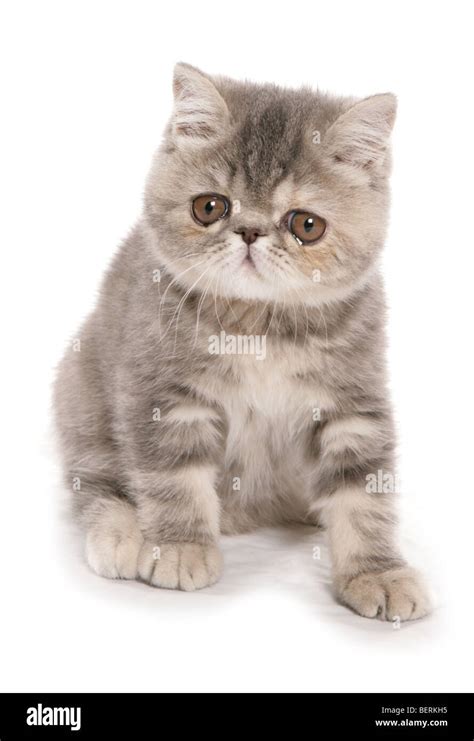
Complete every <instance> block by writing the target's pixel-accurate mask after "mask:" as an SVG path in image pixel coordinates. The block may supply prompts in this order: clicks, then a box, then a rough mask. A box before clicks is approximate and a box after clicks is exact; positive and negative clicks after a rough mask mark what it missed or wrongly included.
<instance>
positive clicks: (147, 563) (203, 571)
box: [138, 541, 222, 592]
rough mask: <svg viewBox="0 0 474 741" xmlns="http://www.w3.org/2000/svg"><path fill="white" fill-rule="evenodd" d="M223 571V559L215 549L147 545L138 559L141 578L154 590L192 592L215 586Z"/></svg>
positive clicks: (190, 546) (172, 544) (197, 545)
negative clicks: (157, 588)
mask: <svg viewBox="0 0 474 741" xmlns="http://www.w3.org/2000/svg"><path fill="white" fill-rule="evenodd" d="M221 571H222V556H221V553H220V551H219V549H218V548H217V547H216V546H214V545H200V544H197V543H182V544H180V543H168V544H166V545H163V546H161V547H158V546H155V545H153V544H152V543H151V542H150V541H146V542H145V543H144V544H143V546H142V548H141V551H140V555H139V558H138V573H139V575H140V578H141V579H143V580H144V581H146V582H148V583H150V584H151V585H152V586H154V587H161V588H163V589H182V590H183V591H185V592H192V591H194V590H195V589H203V588H204V587H208V586H210V585H211V584H214V583H215V582H216V581H217V580H218V578H219V576H220V574H221Z"/></svg>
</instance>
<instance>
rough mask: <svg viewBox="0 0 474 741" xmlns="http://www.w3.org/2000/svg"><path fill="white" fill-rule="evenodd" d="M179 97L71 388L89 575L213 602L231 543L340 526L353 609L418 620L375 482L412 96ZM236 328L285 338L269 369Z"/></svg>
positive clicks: (201, 80) (384, 444)
mask: <svg viewBox="0 0 474 741" xmlns="http://www.w3.org/2000/svg"><path fill="white" fill-rule="evenodd" d="M174 88H175V98H176V106H175V111H174V114H173V116H172V118H171V121H170V123H169V125H168V127H167V130H166V132H165V137H164V141H163V144H162V146H161V147H160V149H159V151H158V153H157V155H156V157H155V160H154V163H153V166H152V169H151V172H150V175H149V178H148V182H147V187H146V195H145V204H144V212H143V216H142V218H141V219H140V221H139V223H138V224H137V225H136V227H135V228H134V229H133V231H132V232H131V234H130V236H129V237H128V238H127V240H126V241H125V243H124V244H123V245H122V247H121V248H120V251H119V252H118V254H117V255H116V257H115V259H114V261H113V263H112V265H111V267H110V269H109V270H108V272H107V275H106V277H105V279H104V282H103V286H102V290H101V294H100V299H99V302H98V304H97V307H96V309H95V310H94V312H93V314H92V315H91V316H90V317H89V319H88V320H87V321H86V323H85V325H84V326H83V328H82V331H81V333H80V339H81V344H80V351H75V350H74V349H73V348H71V349H70V350H69V351H68V352H67V353H66V355H65V357H64V359H63V361H62V363H61V367H60V369H59V374H58V379H57V384H56V392H55V406H56V416H57V422H58V428H59V432H60V437H61V442H62V451H63V459H64V465H65V472H66V481H67V483H68V485H69V486H72V482H73V481H74V482H76V484H77V485H76V486H75V487H74V488H75V489H76V490H75V491H74V496H73V499H74V504H75V511H76V513H77V516H78V519H79V520H80V522H81V523H82V525H83V526H84V528H85V530H86V533H87V538H88V541H87V543H88V559H89V562H90V563H91V565H92V567H93V568H95V570H96V571H98V572H99V573H102V574H103V575H105V576H126V577H130V578H136V577H141V578H143V579H145V580H147V581H150V582H151V583H152V584H155V585H157V586H168V587H181V588H184V589H192V588H196V587H199V586H206V585H207V584H210V583H212V582H213V581H215V579H216V578H217V577H218V573H219V570H220V565H219V557H218V553H217V549H216V543H217V539H218V535H219V533H220V532H224V533H235V532H244V531H246V530H249V529H252V528H254V527H257V526H261V525H272V524H276V523H282V522H292V521H306V522H317V521H321V522H323V523H325V524H326V525H327V527H328V530H329V539H330V544H331V548H332V552H333V561H334V573H335V585H336V589H337V592H338V595H339V598H340V599H341V600H342V601H344V602H345V603H347V604H348V605H349V606H351V607H352V608H353V609H355V610H356V611H358V612H360V613H361V614H363V615H367V616H370V617H373V616H375V615H379V616H382V617H388V618H390V617H393V616H394V614H400V615H401V616H402V618H410V617H418V616H420V615H422V614H424V613H425V612H426V611H427V609H428V607H427V599H426V596H425V595H424V592H423V588H422V586H421V585H420V583H419V581H418V578H417V577H416V575H413V572H412V571H411V570H409V569H408V567H405V565H404V562H403V560H402V559H401V557H400V555H399V552H398V549H397V546H396V538H395V517H394V514H393V498H394V497H393V494H387V493H380V492H379V493H370V492H368V491H367V489H366V487H367V476H369V475H371V474H374V473H377V472H378V471H383V472H384V474H389V475H390V474H393V473H394V468H393V466H394V463H393V455H394V444H395V443H394V434H393V425H392V416H391V409H390V403H389V401H388V398H387V391H386V379H385V369H384V322H385V305H384V295H383V286H382V280H381V277H380V274H379V270H378V267H377V258H378V255H379V253H380V250H381V248H382V246H383V242H384V238H385V231H386V224H387V215H388V205H389V190H388V177H389V173H390V152H389V134H390V130H391V127H392V124H393V121H394V117H395V99H394V98H393V96H391V95H382V96H374V97H373V98H369V99H366V100H365V101H361V102H357V101H354V100H347V99H341V98H332V97H330V96H327V95H323V94H321V93H315V92H313V91H311V90H309V89H303V90H297V91H292V90H285V89H282V88H279V87H276V86H273V85H254V84H251V83H238V82H234V81H231V80H228V79H224V78H216V79H212V78H210V77H208V76H207V75H204V74H203V73H201V72H199V71H198V70H196V69H195V68H192V67H189V66H188V65H178V66H177V69H176V72H175V82H174ZM315 138H316V139H318V138H319V139H318V141H317V142H315ZM203 192H216V193H220V194H223V195H226V196H227V197H228V198H230V199H231V201H232V204H233V208H232V210H231V213H230V216H229V217H228V218H226V219H223V220H222V221H220V222H218V223H217V224H214V225H213V226H211V227H201V226H199V225H198V224H196V223H195V222H194V221H193V219H192V218H191V214H190V207H191V200H192V198H193V197H195V196H196V195H198V194H199V193H203ZM237 201H238V202H239V204H240V208H237V206H236V202H237ZM292 208H306V209H307V210H310V211H316V212H318V213H320V215H321V216H323V217H324V218H325V219H326V220H327V222H328V230H327V234H326V235H325V236H324V238H323V239H322V240H321V242H319V243H317V244H316V245H314V246H310V247H302V246H300V245H298V244H297V243H296V242H295V240H294V239H293V237H292V236H291V235H290V234H289V233H288V230H287V229H286V228H285V226H284V225H283V224H282V223H281V218H282V217H283V216H284V214H285V213H286V212H287V211H289V210H290V209H292ZM242 226H252V227H253V226H255V227H258V228H259V229H260V230H261V231H262V232H263V233H264V235H265V236H264V237H262V238H259V239H258V240H257V242H256V243H255V244H256V247H255V250H256V256H255V260H256V262H257V263H258V265H257V267H258V270H259V274H258V275H255V274H254V273H252V275H249V274H248V273H246V272H244V273H242V272H241V271H242V270H243V269H241V263H242V259H243V258H242V254H241V253H242V242H241V240H240V237H239V236H238V235H235V231H238V229H239V228H241V227H242ZM257 245H258V246H257ZM244 249H246V247H245V248H244ZM257 258H258V259H257ZM156 271H160V272H159V277H160V281H159V282H156V280H154V278H156V277H157V276H158V273H157V272H156ZM315 271H319V274H320V280H319V281H318V282H315V281H314V280H313V277H314V272H315ZM223 330H224V331H225V332H226V334H227V335H234V336H242V335H247V336H248V335H260V336H264V337H265V339H266V343H267V345H266V346H267V357H266V359H265V360H262V361H258V360H256V359H255V358H254V357H253V358H249V357H243V356H241V355H232V356H229V355H226V354H225V355H212V354H210V353H209V338H210V337H211V336H214V335H219V333H220V332H221V331H223ZM76 350H77V348H76ZM314 408H317V409H319V411H320V416H319V418H318V419H313V416H312V415H313V410H314ZM158 410H159V412H158ZM236 482H238V483H239V485H240V488H236V485H235V484H236ZM156 547H159V548H162V549H163V548H164V551H163V553H164V555H163V556H162V557H161V558H160V560H159V561H158V562H157V563H156V564H154V563H152V562H151V560H150V553H151V550H152V549H153V548H156ZM366 574H368V575H369V576H368V577H367V578H366V577H365V575H366ZM387 585H388V586H387Z"/></svg>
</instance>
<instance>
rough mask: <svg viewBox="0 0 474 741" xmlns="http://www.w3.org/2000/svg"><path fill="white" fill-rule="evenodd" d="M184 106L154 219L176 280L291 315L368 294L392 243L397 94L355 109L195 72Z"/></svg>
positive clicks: (152, 208) (182, 96) (157, 166)
mask: <svg viewBox="0 0 474 741" xmlns="http://www.w3.org/2000/svg"><path fill="white" fill-rule="evenodd" d="M175 96H176V107H175V112H174V116H173V118H172V120H171V122H170V125H169V128H168V130H167V133H166V139H165V143H164V145H163V147H162V148H161V150H160V151H159V153H158V155H157V157H156V159H155V162H154V165H153V168H152V171H151V174H150V178H149V181H148V186H147V194H146V214H147V217H148V221H149V223H150V224H151V226H152V228H153V229H154V231H155V233H156V236H157V240H156V244H157V249H158V251H159V254H160V257H161V258H162V260H163V261H164V262H165V264H166V266H167V268H168V270H169V271H170V272H171V273H172V274H173V275H174V277H175V278H176V280H177V281H178V282H179V283H181V284H182V285H183V286H184V287H185V288H187V289H192V290H194V291H196V292H198V293H203V292H204V291H207V292H208V293H209V295H211V296H212V295H218V296H224V297H227V298H238V299H244V300H260V301H264V302H268V301H271V302H281V303H289V304H290V305H291V304H299V303H304V304H317V303H322V302H324V301H330V300H333V299H336V298H338V297H343V296H345V295H348V294H350V292H351V291H352V290H354V287H356V286H357V285H359V284H361V283H362V282H363V280H364V278H365V276H366V275H367V274H368V273H369V272H370V269H371V266H372V265H373V263H374V261H375V259H376V256H377V254H378V252H379V250H380V248H381V246H382V244H383V241H384V236H385V228H386V220H387V210H388V183H387V181H388V175H389V169H390V162H389V159H390V155H389V151H388V139H389V134H390V130H391V126H392V124H393V120H394V115H395V99H394V98H393V96H391V95H380V96H374V97H373V98H368V99H366V100H364V101H361V102H360V103H358V104H355V105H353V104H352V105H351V103H350V102H348V101H344V100H340V99H330V98H327V97H324V96H321V95H319V94H315V93H312V92H310V91H308V90H302V91H296V92H291V91H283V90H280V89H278V88H274V87H271V86H253V85H248V84H239V83H233V82H231V81H229V80H215V81H211V80H210V78H207V77H206V76H204V75H202V74H201V73H200V72H198V71H197V70H195V69H193V68H191V67H188V66H186V65H178V67H177V69H176V73H175Z"/></svg>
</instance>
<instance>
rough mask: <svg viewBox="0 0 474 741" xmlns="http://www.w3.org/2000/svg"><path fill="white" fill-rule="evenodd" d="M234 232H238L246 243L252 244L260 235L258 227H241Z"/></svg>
mask: <svg viewBox="0 0 474 741" xmlns="http://www.w3.org/2000/svg"><path fill="white" fill-rule="evenodd" d="M235 233H236V234H240V236H241V237H242V239H243V240H244V242H245V244H246V245H250V244H253V243H254V242H255V241H256V240H257V239H258V238H259V237H260V236H262V232H261V231H260V229H255V227H243V228H242V229H237V230H236V232H235Z"/></svg>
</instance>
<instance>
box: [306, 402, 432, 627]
mask: <svg viewBox="0 0 474 741" xmlns="http://www.w3.org/2000/svg"><path fill="white" fill-rule="evenodd" d="M390 438H391V433H390V431H389V430H387V429H385V427H384V421H383V418H382V419H380V418H378V417H377V416H373V417H371V416H366V415H360V416H359V415H351V416H349V417H344V418H341V419H337V420H333V421H329V422H327V423H326V424H325V425H324V426H323V429H322V432H321V435H320V455H321V465H320V472H319V479H320V487H322V492H321V489H320V494H321V495H322V499H321V500H320V502H321V504H322V505H323V508H322V515H323V521H324V522H325V524H326V526H327V529H328V535H329V544H330V551H331V556H332V560H333V572H334V583H335V588H336V591H337V595H338V597H339V599H340V600H341V602H343V603H344V604H346V605H348V606H349V607H351V608H352V609H353V610H355V611H356V612H357V613H359V614H360V615H363V616H364V617H370V618H373V617H378V618H380V619H384V620H393V619H396V618H399V619H400V620H413V619H415V618H420V617H423V616H424V615H426V614H427V613H428V612H429V610H430V605H429V598H428V596H427V593H426V590H425V588H424V586H423V584H422V581H421V579H420V577H419V575H418V574H417V573H416V572H415V571H414V570H413V569H411V568H410V567H408V566H407V564H406V563H405V561H404V560H403V559H402V557H401V556H400V554H399V551H398V547H397V545H396V518H395V516H394V509H393V504H394V502H393V500H394V493H395V491H394V489H395V487H394V479H393V476H392V474H391V454H390V449H391V440H390ZM381 484H382V486H380V485H381ZM374 489H375V491H374ZM387 489H388V490H389V491H387Z"/></svg>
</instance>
